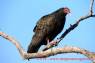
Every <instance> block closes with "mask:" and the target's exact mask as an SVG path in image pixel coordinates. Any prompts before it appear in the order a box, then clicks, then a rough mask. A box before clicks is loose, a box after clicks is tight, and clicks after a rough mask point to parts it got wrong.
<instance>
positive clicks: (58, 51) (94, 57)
mask: <svg viewBox="0 0 95 63" xmlns="http://www.w3.org/2000/svg"><path fill="white" fill-rule="evenodd" d="M93 5H94V0H91V3H90V10H89V13H88V15H86V16H83V17H81V18H80V19H78V20H77V21H76V23H75V24H73V25H70V27H69V28H68V29H67V30H66V31H65V32H64V33H63V34H62V35H61V37H60V38H59V39H57V40H56V41H52V42H55V43H56V45H57V44H58V43H59V42H60V41H61V40H62V39H63V38H64V37H65V36H66V35H67V34H68V33H69V32H71V31H72V30H74V29H75V28H76V27H77V26H78V25H79V23H80V22H81V21H83V20H85V19H87V18H90V17H95V15H94V14H93ZM0 36H1V37H3V38H5V39H7V40H9V41H10V42H11V43H13V44H14V45H15V46H16V48H17V49H18V51H19V53H20V55H21V56H22V58H24V59H33V58H44V57H49V56H52V55H56V54H62V53H80V54H83V55H85V56H86V57H88V58H89V59H90V60H92V62H93V63H95V53H92V52H90V51H88V50H85V49H83V48H79V47H74V46H65V47H63V48H54V49H52V50H51V49H49V48H51V47H54V45H51V44H49V45H47V47H46V48H48V50H46V51H42V52H37V53H27V52H26V51H25V50H24V49H23V48H22V47H21V45H20V42H18V41H17V40H16V39H14V38H13V37H11V36H9V35H7V34H6V33H4V32H0ZM52 42H51V43H52Z"/></svg>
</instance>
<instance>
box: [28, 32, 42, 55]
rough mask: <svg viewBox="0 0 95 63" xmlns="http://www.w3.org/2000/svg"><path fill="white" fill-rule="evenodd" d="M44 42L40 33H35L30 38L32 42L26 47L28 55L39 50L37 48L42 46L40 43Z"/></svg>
mask: <svg viewBox="0 0 95 63" xmlns="http://www.w3.org/2000/svg"><path fill="white" fill-rule="evenodd" d="M43 41H44V35H43V34H41V33H37V34H36V33H35V35H34V36H33V38H32V41H31V43H30V45H29V46H28V50H27V52H28V53H35V52H37V51H38V50H39V48H40V47H41V45H42V42H43Z"/></svg>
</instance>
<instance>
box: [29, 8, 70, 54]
mask: <svg viewBox="0 0 95 63" xmlns="http://www.w3.org/2000/svg"><path fill="white" fill-rule="evenodd" d="M68 13H70V10H69V8H67V7H65V8H60V9H58V10H56V11H55V12H53V13H51V14H48V15H45V16H43V17H42V18H41V19H40V20H39V21H38V22H37V24H36V26H35V27H34V30H33V31H34V35H33V38H32V40H31V43H30V45H29V46H28V50H27V53H35V52H37V51H38V50H39V48H40V47H41V45H47V40H49V42H50V41H52V40H53V39H54V38H55V37H56V36H57V35H58V34H59V33H60V32H61V31H62V29H63V28H64V25H65V21H66V15H67V14H68Z"/></svg>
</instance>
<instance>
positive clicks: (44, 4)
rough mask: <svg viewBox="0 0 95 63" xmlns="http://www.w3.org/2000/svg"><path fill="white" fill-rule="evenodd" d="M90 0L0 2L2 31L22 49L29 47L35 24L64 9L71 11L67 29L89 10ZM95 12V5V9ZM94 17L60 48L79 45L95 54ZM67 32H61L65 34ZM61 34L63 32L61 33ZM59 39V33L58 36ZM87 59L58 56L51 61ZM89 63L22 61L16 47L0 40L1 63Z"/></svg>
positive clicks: (19, 0)
mask: <svg viewBox="0 0 95 63" xmlns="http://www.w3.org/2000/svg"><path fill="white" fill-rule="evenodd" d="M89 2H90V0H0V31H4V32H6V33H7V34H9V35H11V36H13V37H14V38H16V39H17V40H19V41H20V43H21V45H22V47H23V48H24V49H25V50H27V47H28V45H29V43H30V41H31V38H32V36H33V31H32V30H33V28H34V26H35V24H36V22H37V21H38V20H39V19H40V18H41V17H42V16H44V15H46V14H49V13H51V12H53V11H55V10H57V9H59V8H61V7H68V8H70V9H71V14H70V15H68V16H67V19H66V25H65V28H64V30H65V29H67V28H68V27H69V26H70V24H73V23H75V22H76V20H77V19H79V17H80V16H83V15H85V14H87V13H88V11H89ZM94 12H95V6H94ZM94 21H95V18H89V19H86V20H84V21H83V22H81V23H80V25H79V26H78V27H77V28H76V29H74V30H73V31H72V32H70V33H69V34H68V35H67V36H66V37H65V38H64V40H62V41H61V42H60V44H59V45H58V46H57V47H63V46H65V45H71V46H78V47H81V48H85V49H87V50H89V51H92V52H95V48H94V46H95V39H94V37H95V29H94V28H95V22H94ZM64 30H63V31H62V32H64ZM61 34H62V33H61ZM59 36H60V34H59ZM68 57H71V58H73V57H74V58H76V57H78V58H81V57H82V58H85V56H83V55H80V54H59V55H55V56H52V57H49V58H68ZM33 62H36V63H44V62H46V63H54V62H55V63H58V62H59V63H71V62H72V63H76V62H77V63H80V62H81V63H84V62H85V63H90V61H89V60H84V61H64V60H37V59H32V60H30V61H27V60H23V59H22V58H21V56H20V54H19V52H18V51H17V49H16V48H15V46H14V45H13V44H11V43H10V42H9V41H7V40H5V39H3V38H1V37H0V63H33Z"/></svg>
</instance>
